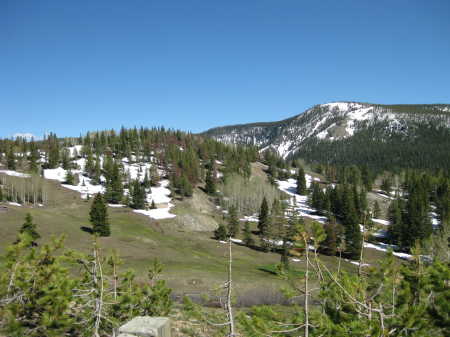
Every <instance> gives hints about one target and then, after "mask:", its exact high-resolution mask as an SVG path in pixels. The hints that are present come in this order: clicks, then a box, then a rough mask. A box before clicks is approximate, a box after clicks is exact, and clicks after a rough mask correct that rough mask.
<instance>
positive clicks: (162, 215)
mask: <svg viewBox="0 0 450 337" xmlns="http://www.w3.org/2000/svg"><path fill="white" fill-rule="evenodd" d="M174 206H175V205H173V204H171V203H169V204H168V207H165V208H156V209H149V210H145V209H136V210H134V212H135V213H139V214H143V215H146V216H148V217H150V218H152V219H156V220H161V219H171V218H175V217H176V215H175V214H172V213H170V209H171V208H172V207H174Z"/></svg>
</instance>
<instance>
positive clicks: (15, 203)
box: [8, 202, 22, 207]
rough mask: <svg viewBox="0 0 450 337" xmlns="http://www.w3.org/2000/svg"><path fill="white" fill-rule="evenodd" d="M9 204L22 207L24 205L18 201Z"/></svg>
mask: <svg viewBox="0 0 450 337" xmlns="http://www.w3.org/2000/svg"><path fill="white" fill-rule="evenodd" d="M8 204H9V205H12V206H18V207H21V206H22V205H21V204H19V203H17V202H8Z"/></svg>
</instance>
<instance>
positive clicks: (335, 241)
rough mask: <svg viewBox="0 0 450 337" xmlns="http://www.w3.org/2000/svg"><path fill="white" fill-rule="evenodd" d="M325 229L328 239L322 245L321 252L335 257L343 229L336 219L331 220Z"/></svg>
mask: <svg viewBox="0 0 450 337" xmlns="http://www.w3.org/2000/svg"><path fill="white" fill-rule="evenodd" d="M324 229H325V234H326V238H325V240H324V241H322V243H321V244H320V252H321V253H323V254H325V255H330V256H335V255H336V253H337V248H338V246H339V237H340V234H341V233H342V228H341V226H340V225H339V224H337V223H336V221H335V220H334V219H331V220H330V221H329V222H327V223H326V224H325V225H324Z"/></svg>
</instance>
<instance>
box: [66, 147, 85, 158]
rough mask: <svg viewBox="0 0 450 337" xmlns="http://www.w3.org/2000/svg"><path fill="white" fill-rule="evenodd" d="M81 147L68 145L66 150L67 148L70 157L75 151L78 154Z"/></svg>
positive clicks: (73, 155)
mask: <svg viewBox="0 0 450 337" xmlns="http://www.w3.org/2000/svg"><path fill="white" fill-rule="evenodd" d="M82 148H83V145H75V146H71V147H68V148H67V150H69V154H70V157H71V158H73V157H75V152H76V153H77V155H80V153H81V149H82Z"/></svg>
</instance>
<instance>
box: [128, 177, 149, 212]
mask: <svg viewBox="0 0 450 337" xmlns="http://www.w3.org/2000/svg"><path fill="white" fill-rule="evenodd" d="M131 193H132V194H131V198H132V200H131V207H132V208H134V209H144V208H145V203H146V192H145V187H144V186H142V185H141V183H140V182H139V179H136V180H134V182H133V190H132V192H131Z"/></svg>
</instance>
